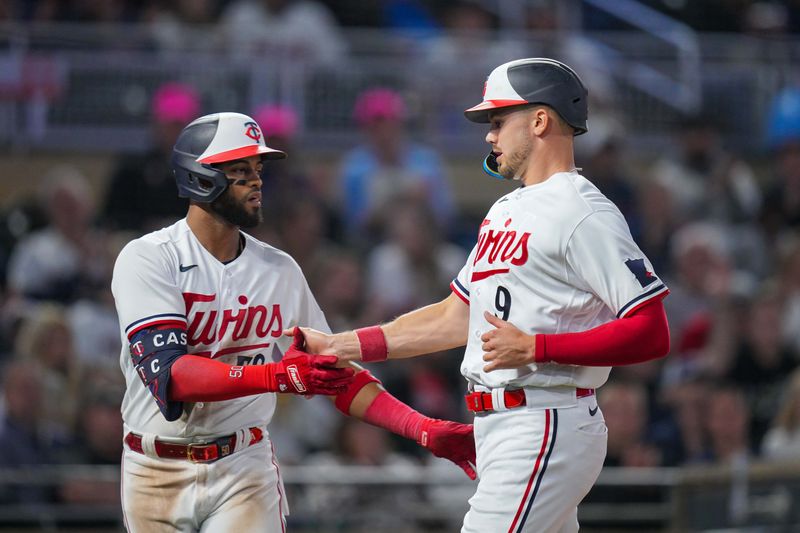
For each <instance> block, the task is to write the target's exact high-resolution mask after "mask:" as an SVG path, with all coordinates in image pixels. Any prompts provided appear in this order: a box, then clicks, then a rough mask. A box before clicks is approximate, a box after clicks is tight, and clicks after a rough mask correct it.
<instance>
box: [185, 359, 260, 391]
mask: <svg viewBox="0 0 800 533" xmlns="http://www.w3.org/2000/svg"><path fill="white" fill-rule="evenodd" d="M170 371H171V374H170V381H169V399H170V400H172V401H181V402H218V401H222V400H230V399H232V398H239V397H241V396H249V395H251V394H260V393H262V392H268V391H269V387H268V379H267V373H268V372H267V371H268V369H267V368H265V365H247V366H230V365H227V364H225V363H222V362H220V361H214V360H212V359H207V358H205V357H199V356H197V355H188V354H187V355H184V356H182V357H180V358H178V360H177V361H175V363H173V364H172V368H171V369H170Z"/></svg>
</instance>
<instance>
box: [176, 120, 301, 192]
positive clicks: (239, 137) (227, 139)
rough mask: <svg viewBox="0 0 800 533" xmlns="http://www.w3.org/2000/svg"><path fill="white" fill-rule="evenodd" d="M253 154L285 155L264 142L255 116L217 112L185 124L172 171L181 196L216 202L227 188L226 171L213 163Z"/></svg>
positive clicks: (279, 156) (281, 156)
mask: <svg viewBox="0 0 800 533" xmlns="http://www.w3.org/2000/svg"><path fill="white" fill-rule="evenodd" d="M254 155H261V157H262V159H283V158H285V157H286V154H285V153H284V152H281V151H280V150H275V149H274V148H270V147H269V146H267V145H266V144H265V143H264V135H263V133H262V132H261V128H260V127H259V126H258V124H257V123H256V121H255V120H253V119H252V118H250V117H248V116H247V115H242V114H241V113H214V114H213V115H206V116H203V117H200V118H198V119H197V120H194V121H193V122H192V123H190V124H189V125H188V126H186V127H185V128H183V131H181V133H180V135H178V140H177V141H175V147H174V148H173V150H172V171H173V173H174V174H175V182H176V183H177V184H178V196H180V197H181V198H189V199H191V200H195V201H197V202H213V201H214V200H216V199H217V198H218V197H219V195H220V194H222V193H223V192H224V191H225V189H227V188H228V179H227V178H226V177H225V173H224V172H222V171H220V170H219V169H217V168H215V167H214V166H213V164H215V163H223V162H225V161H233V160H235V159H242V158H245V157H250V156H254Z"/></svg>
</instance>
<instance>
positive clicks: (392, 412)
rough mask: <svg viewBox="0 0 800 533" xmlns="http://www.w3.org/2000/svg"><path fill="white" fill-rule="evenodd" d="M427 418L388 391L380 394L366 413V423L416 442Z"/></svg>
mask: <svg viewBox="0 0 800 533" xmlns="http://www.w3.org/2000/svg"><path fill="white" fill-rule="evenodd" d="M427 418H428V417H426V416H425V415H423V414H420V413H418V412H417V411H415V410H414V409H412V408H411V407H409V406H407V405H406V404H404V403H403V402H401V401H400V400H398V399H397V398H395V397H394V396H392V395H391V394H389V393H388V392H386V391H382V392H381V393H380V394H378V395H377V396H376V397H375V399H374V400H373V401H372V403H371V404H370V405H369V407H367V411H366V412H365V413H364V422H368V423H370V424H372V425H373V426H378V427H381V428H383V429H388V430H389V431H391V432H392V433H397V434H398V435H402V436H403V437H406V438H407V439H413V440H415V441H419V437H420V432H421V431H422V423H423V422H424V421H425V420H427Z"/></svg>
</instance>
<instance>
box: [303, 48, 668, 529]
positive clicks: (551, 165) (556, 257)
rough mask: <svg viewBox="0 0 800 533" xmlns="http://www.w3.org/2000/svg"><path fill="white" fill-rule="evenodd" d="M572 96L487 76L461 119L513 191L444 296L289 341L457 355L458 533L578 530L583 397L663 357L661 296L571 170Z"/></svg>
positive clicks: (577, 113)
mask: <svg viewBox="0 0 800 533" xmlns="http://www.w3.org/2000/svg"><path fill="white" fill-rule="evenodd" d="M587 96H588V93H587V90H586V88H585V87H584V85H583V83H582V82H581V80H580V78H579V77H578V76H577V74H575V72H574V71H573V70H572V69H570V68H569V67H568V66H566V65H564V64H563V63H560V62H558V61H554V60H551V59H544V58H532V59H521V60H516V61H511V62H509V63H506V64H503V65H501V66H499V67H497V68H496V69H495V70H494V71H492V73H491V74H490V75H489V77H488V79H487V82H486V86H485V89H484V98H483V101H482V102H481V103H480V104H478V105H477V106H475V107H473V108H470V109H468V110H467V111H466V112H465V114H466V116H467V118H468V119H470V120H472V121H474V122H483V123H489V124H490V126H489V127H490V129H489V133H488V134H487V136H486V141H487V142H488V143H489V144H490V145H491V146H492V151H491V153H490V154H489V156H488V157H487V158H486V160H485V162H484V169H485V170H486V172H487V173H489V174H490V175H492V176H494V177H498V178H504V179H516V180H519V181H520V182H521V185H522V186H521V187H520V188H519V189H517V190H515V191H513V192H511V193H509V194H506V195H505V196H503V197H502V198H500V199H499V200H497V202H495V204H494V205H493V206H492V207H491V209H490V210H489V212H488V214H487V215H486V217H485V219H484V220H483V222H482V223H481V225H480V228H479V233H478V240H477V244H476V245H475V247H474V248H473V250H472V253H471V254H470V256H469V259H468V260H467V263H466V265H464V267H463V269H462V270H461V272H460V273H459V274H458V276H457V277H456V279H454V280H453V282H452V284H451V290H452V294H451V295H450V296H449V297H448V298H446V299H445V300H443V301H441V302H439V303H436V304H433V305H431V306H428V307H425V308H422V309H418V310H416V311H412V312H410V313H408V314H406V315H403V316H401V317H399V318H397V319H396V320H394V321H392V322H389V323H387V324H383V325H381V326H372V327H370V328H364V329H361V330H356V331H355V332H345V333H339V334H336V335H327V334H323V333H320V332H316V331H314V330H313V329H306V328H302V329H303V332H304V334H305V338H306V343H307V348H308V349H310V350H312V351H314V353H335V354H337V355H339V357H340V358H341V359H348V360H363V361H367V362H370V361H380V360H382V359H386V358H389V357H390V358H403V357H412V356H417V355H422V354H425V353H430V352H435V351H440V350H443V349H451V348H454V347H457V346H463V345H466V350H465V352H464V361H463V363H462V365H461V372H462V374H463V375H464V377H465V378H466V381H467V388H468V391H467V392H468V393H467V395H466V397H465V399H466V402H467V407H468V409H470V410H471V411H473V412H474V413H475V423H474V425H475V443H476V448H477V461H478V462H477V471H478V478H479V483H478V488H477V491H476V492H475V495H474V496H473V497H472V498H471V499H470V502H469V503H470V509H469V511H468V512H467V515H466V516H465V518H464V524H463V528H462V532H463V533H485V532H487V531H492V532H498V531H503V532H505V531H508V532H515V533H518V532H537V533H543V532H575V531H578V520H577V506H578V503H579V502H580V501H581V500H582V499H583V497H584V496H585V495H586V493H587V492H588V491H589V489H590V488H591V487H592V485H593V484H594V482H595V480H596V479H597V476H598V475H599V473H600V470H601V468H602V464H603V460H604V458H605V453H606V433H607V429H606V426H605V422H604V420H603V415H602V412H601V411H600V409H599V407H598V405H597V403H596V400H595V394H594V392H595V389H596V388H598V387H600V386H601V385H603V383H605V381H606V380H607V379H608V376H609V372H610V367H612V366H614V365H622V364H632V363H637V362H642V361H646V360H650V359H655V358H658V357H663V356H664V355H666V353H667V352H668V351H669V333H668V327H667V321H666V315H665V314H664V308H663V304H662V302H661V299H662V298H663V297H664V296H665V295H666V294H667V293H668V290H667V288H666V287H665V285H664V284H663V283H662V282H661V280H660V279H659V278H658V277H657V276H656V275H655V273H654V272H653V269H652V266H651V264H650V262H649V261H648V260H647V258H646V257H645V256H644V254H643V253H642V251H641V250H640V249H639V247H638V246H637V245H636V243H635V242H634V241H633V239H632V238H631V235H630V231H629V230H628V227H627V224H626V222H625V219H624V218H623V216H622V214H621V213H620V211H619V210H618V209H617V207H616V206H615V205H614V204H613V203H612V202H610V201H609V200H608V199H607V198H606V197H605V196H603V194H602V193H601V192H600V191H599V190H598V189H597V188H596V187H595V186H594V185H592V184H591V183H590V182H589V181H588V180H587V179H586V178H584V177H583V176H581V175H580V173H579V171H578V169H576V168H575V163H574V156H573V137H574V136H575V135H580V134H582V133H585V132H586V131H587V115H588V106H587V101H586V100H587Z"/></svg>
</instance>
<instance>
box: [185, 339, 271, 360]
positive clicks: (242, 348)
mask: <svg viewBox="0 0 800 533" xmlns="http://www.w3.org/2000/svg"><path fill="white" fill-rule="evenodd" d="M270 345H271V343H269V342H265V343H263V344H248V345H246V346H231V347H230V348H223V349H222V350H220V351H218V352H214V354H213V355H212V354H211V350H206V351H205V352H195V353H193V354H192V355H197V356H200V357H208V358H210V359H216V358H217V357H221V356H223V355H230V354H232V353H239V352H246V351H247V350H255V349H258V348H269V347H270Z"/></svg>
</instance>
